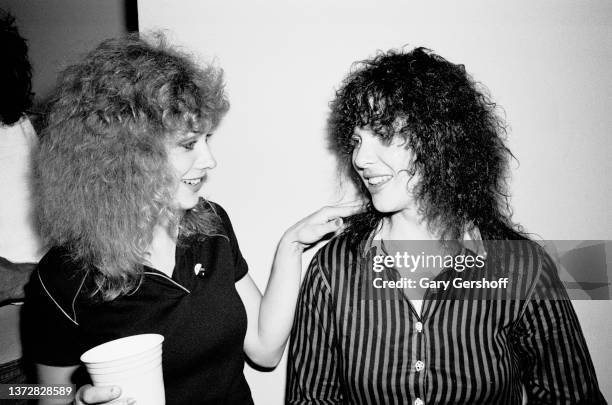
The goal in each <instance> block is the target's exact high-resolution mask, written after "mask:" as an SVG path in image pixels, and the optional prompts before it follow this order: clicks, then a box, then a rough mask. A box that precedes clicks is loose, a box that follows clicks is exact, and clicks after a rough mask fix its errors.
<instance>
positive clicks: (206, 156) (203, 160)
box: [196, 142, 217, 169]
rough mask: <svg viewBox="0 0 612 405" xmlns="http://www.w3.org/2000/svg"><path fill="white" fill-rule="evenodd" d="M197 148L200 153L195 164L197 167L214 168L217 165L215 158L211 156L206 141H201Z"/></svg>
mask: <svg viewBox="0 0 612 405" xmlns="http://www.w3.org/2000/svg"><path fill="white" fill-rule="evenodd" d="M199 149H200V150H199V152H200V153H199V154H198V159H197V161H196V166H197V167H198V168H199V169H214V168H215V167H217V160H216V159H215V157H214V156H213V154H212V151H211V150H210V146H209V145H208V143H207V142H203V143H202V146H201V147H200V148H199Z"/></svg>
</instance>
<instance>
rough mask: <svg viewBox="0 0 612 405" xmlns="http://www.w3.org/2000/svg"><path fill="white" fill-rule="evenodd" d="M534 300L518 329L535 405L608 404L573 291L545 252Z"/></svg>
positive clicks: (519, 350)
mask: <svg viewBox="0 0 612 405" xmlns="http://www.w3.org/2000/svg"><path fill="white" fill-rule="evenodd" d="M541 260H542V266H541V270H540V274H539V277H538V279H537V281H536V285H535V287H534V291H533V293H532V295H531V298H530V299H529V300H528V301H527V302H526V304H525V308H524V311H523V314H522V316H521V317H520V319H519V321H518V324H517V325H516V327H515V330H514V332H515V333H514V338H515V344H516V352H517V354H518V356H519V361H520V364H521V372H522V380H523V384H524V387H525V390H526V392H527V398H528V402H529V404H536V405H537V404H555V405H561V404H585V405H586V404H593V405H597V404H606V401H605V400H604V398H603V395H602V394H601V392H600V390H599V386H598V384H597V378H596V376H595V370H594V367H593V363H592V361H591V357H590V355H589V351H588V348H587V345H586V342H585V340H584V336H583V334H582V330H581V329H580V324H579V322H578V318H577V316H576V313H575V312H574V308H573V307H572V303H571V301H570V299H569V297H568V296H567V292H566V291H565V289H564V288H563V285H562V283H561V281H560V279H559V277H558V274H557V270H556V266H555V265H554V263H553V262H552V259H550V257H549V256H548V255H547V254H545V253H544V254H543V256H542V258H541Z"/></svg>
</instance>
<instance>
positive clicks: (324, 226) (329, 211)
mask: <svg viewBox="0 0 612 405" xmlns="http://www.w3.org/2000/svg"><path fill="white" fill-rule="evenodd" d="M362 210H363V204H362V203H361V202H356V201H351V202H349V203H344V204H338V205H330V206H327V207H323V208H321V209H319V210H317V211H315V212H314V213H312V214H310V215H309V216H307V217H306V218H304V219H302V220H301V221H299V222H298V223H296V224H295V225H293V226H292V227H291V228H289V229H288V230H287V231H286V232H285V234H284V235H283V238H282V241H285V242H288V243H292V244H294V245H295V246H296V247H297V248H299V249H300V250H304V249H306V248H307V247H309V246H311V245H313V244H315V243H317V242H318V241H320V240H321V239H322V238H323V237H324V236H325V235H328V234H330V233H335V234H337V233H339V232H341V231H342V230H343V229H344V221H343V218H346V217H348V216H351V215H355V214H357V213H359V212H360V211H362Z"/></svg>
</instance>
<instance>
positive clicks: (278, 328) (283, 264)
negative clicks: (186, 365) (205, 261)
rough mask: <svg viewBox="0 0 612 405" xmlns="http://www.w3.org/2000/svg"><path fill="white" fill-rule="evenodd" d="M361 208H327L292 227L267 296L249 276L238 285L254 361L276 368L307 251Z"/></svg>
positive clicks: (277, 256)
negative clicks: (305, 251)
mask: <svg viewBox="0 0 612 405" xmlns="http://www.w3.org/2000/svg"><path fill="white" fill-rule="evenodd" d="M360 209H361V204H354V203H352V204H347V205H337V206H330V207H324V208H322V209H320V210H319V211H317V212H315V213H314V214H312V215H310V216H308V217H306V218H304V219H303V220H301V221H300V222H298V223H297V224H295V225H294V226H292V227H291V228H289V229H288V230H287V231H286V232H285V233H284V234H283V236H282V238H281V240H280V242H279V244H278V246H277V248H276V254H275V256H274V262H273V265H272V272H271V274H270V278H269V280H268V285H267V287H266V291H265V294H264V295H263V297H262V296H261V293H260V292H259V289H258V288H257V286H256V285H255V283H254V282H253V280H252V279H251V277H250V276H249V275H248V274H247V275H246V276H245V277H243V278H242V279H241V280H239V281H238V282H237V283H236V290H237V291H238V294H239V295H240V298H241V299H242V302H243V304H244V306H245V308H246V311H247V317H248V327H247V333H246V337H245V341H244V351H245V353H246V355H247V356H248V357H249V359H251V360H252V361H253V362H255V363H256V364H258V365H260V366H264V367H275V366H276V365H278V362H279V361H280V359H281V357H282V354H283V351H284V349H285V344H286V343H287V339H288V338H289V333H290V332H291V326H292V324H293V317H294V312H295V306H296V302H297V296H298V292H299V288H300V278H301V271H302V253H303V252H304V250H305V249H306V248H307V247H308V246H310V245H312V244H314V243H316V242H318V241H319V240H320V239H321V238H323V237H324V236H325V235H327V234H329V233H333V232H337V231H339V230H341V229H342V225H343V221H342V219H341V218H343V217H347V216H350V215H353V214H355V213H357V212H358V211H359V210H360Z"/></svg>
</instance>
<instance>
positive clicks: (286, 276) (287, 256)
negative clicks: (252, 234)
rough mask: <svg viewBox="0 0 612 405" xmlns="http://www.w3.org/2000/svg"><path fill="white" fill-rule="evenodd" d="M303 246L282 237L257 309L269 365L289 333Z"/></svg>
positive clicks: (278, 359)
mask: <svg viewBox="0 0 612 405" xmlns="http://www.w3.org/2000/svg"><path fill="white" fill-rule="evenodd" d="M302 252H303V246H301V245H300V244H298V243H295V242H293V241H291V240H290V237H288V236H287V234H286V235H284V236H283V238H282V239H281V241H280V242H279V244H278V247H277V249H276V254H275V256H274V262H273V265H272V272H271V274H270V278H269V280H268V285H267V287H266V292H265V294H264V295H263V297H262V300H261V305H260V308H259V323H258V327H257V334H258V340H259V342H260V345H261V347H262V348H263V351H264V352H265V353H266V357H268V358H269V360H270V362H269V363H268V362H266V363H268V364H271V365H276V364H277V363H278V361H280V358H281V356H282V354H283V350H284V348H285V344H286V342H287V339H288V337H289V333H290V332H291V327H292V325H293V317H294V313H295V305H296V301H297V295H298V292H299V289H300V278H301V271H302Z"/></svg>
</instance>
